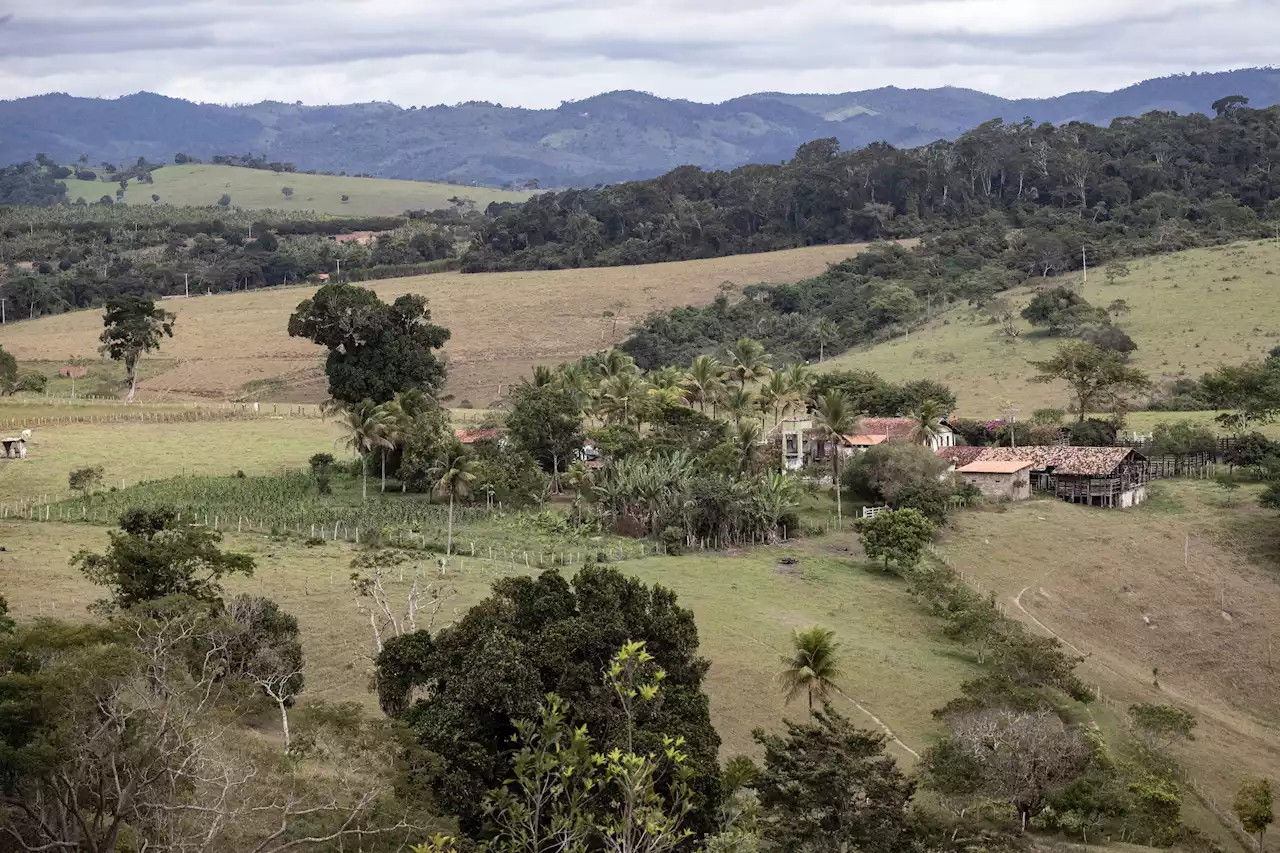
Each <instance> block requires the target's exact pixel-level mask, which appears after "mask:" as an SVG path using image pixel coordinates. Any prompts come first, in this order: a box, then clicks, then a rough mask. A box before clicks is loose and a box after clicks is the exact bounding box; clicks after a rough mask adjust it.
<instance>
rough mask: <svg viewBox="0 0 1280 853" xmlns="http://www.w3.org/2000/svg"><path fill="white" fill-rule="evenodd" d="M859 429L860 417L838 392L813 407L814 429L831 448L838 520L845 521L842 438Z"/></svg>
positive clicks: (817, 402)
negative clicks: (841, 474) (842, 495)
mask: <svg viewBox="0 0 1280 853" xmlns="http://www.w3.org/2000/svg"><path fill="white" fill-rule="evenodd" d="M857 427H858V416H857V415H855V414H854V413H853V408H852V406H850V405H849V398H848V397H846V396H845V395H844V394H842V393H840V392H838V391H828V392H827V393H826V394H823V395H822V396H821V397H819V398H818V399H817V400H816V401H814V407H813V429H814V431H815V432H817V433H818V435H820V436H822V438H823V439H824V440H825V441H826V442H827V444H828V446H829V447H830V448H831V472H832V482H833V483H834V484H835V487H836V520H837V521H844V507H843V502H842V501H841V498H840V436H842V435H848V434H849V433H851V432H853V431H854V430H855V429H857Z"/></svg>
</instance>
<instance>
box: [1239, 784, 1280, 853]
mask: <svg viewBox="0 0 1280 853" xmlns="http://www.w3.org/2000/svg"><path fill="white" fill-rule="evenodd" d="M1274 802H1275V795H1274V793H1273V792H1272V789H1271V780H1270V779H1261V778H1258V777H1257V776H1246V777H1245V778H1244V779H1241V780H1240V788H1239V789H1238V790H1237V791H1236V798H1235V800H1234V801H1233V802H1232V803H1231V810H1232V811H1233V812H1235V813H1236V817H1237V818H1239V819H1240V824H1241V826H1243V827H1244V830H1245V832H1248V833H1249V834H1251V835H1256V836H1258V850H1262V849H1263V848H1262V838H1263V836H1264V835H1265V834H1266V832H1267V827H1268V826H1270V825H1271V824H1272V822H1273V821H1274V820H1275V806H1274Z"/></svg>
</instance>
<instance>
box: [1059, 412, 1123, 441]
mask: <svg viewBox="0 0 1280 853" xmlns="http://www.w3.org/2000/svg"><path fill="white" fill-rule="evenodd" d="M1067 429H1068V430H1069V431H1070V433H1071V444H1072V446H1074V447H1114V446H1115V443H1116V427H1115V424H1113V423H1110V422H1108V421H1103V420H1099V419H1097V418H1089V420H1087V421H1076V422H1075V423H1073V424H1071V425H1070V426H1068V427H1067Z"/></svg>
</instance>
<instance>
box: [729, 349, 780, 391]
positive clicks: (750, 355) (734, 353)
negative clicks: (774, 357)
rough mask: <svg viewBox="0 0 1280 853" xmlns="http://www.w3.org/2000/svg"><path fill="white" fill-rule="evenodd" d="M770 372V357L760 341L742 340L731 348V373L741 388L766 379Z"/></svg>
mask: <svg viewBox="0 0 1280 853" xmlns="http://www.w3.org/2000/svg"><path fill="white" fill-rule="evenodd" d="M770 370H771V368H770V366H769V356H768V354H767V353H766V352H765V351H764V344H762V343H760V342H759V341H756V340H752V339H751V338H742V339H740V340H739V341H738V342H737V343H735V344H734V345H733V346H731V347H729V372H730V373H731V374H732V375H733V377H734V378H735V379H737V380H738V387H739V388H745V387H746V385H747V383H748V382H754V381H756V380H758V379H762V378H764V377H765V376H767V375H768V374H769V371H770Z"/></svg>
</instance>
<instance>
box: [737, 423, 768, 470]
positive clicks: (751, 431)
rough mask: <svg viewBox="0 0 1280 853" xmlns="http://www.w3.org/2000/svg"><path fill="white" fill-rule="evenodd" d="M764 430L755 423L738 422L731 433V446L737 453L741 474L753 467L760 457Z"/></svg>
mask: <svg viewBox="0 0 1280 853" xmlns="http://www.w3.org/2000/svg"><path fill="white" fill-rule="evenodd" d="M763 436H764V430H763V429H761V427H760V424H758V423H756V422H755V421H738V425H737V426H736V427H735V428H734V432H733V446H734V448H735V449H736V450H737V451H738V465H739V466H740V470H741V472H742V473H743V474H745V473H747V472H748V471H750V470H752V469H753V468H754V467H755V462H756V459H757V458H758V457H759V455H760V446H761V442H762V441H763Z"/></svg>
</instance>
